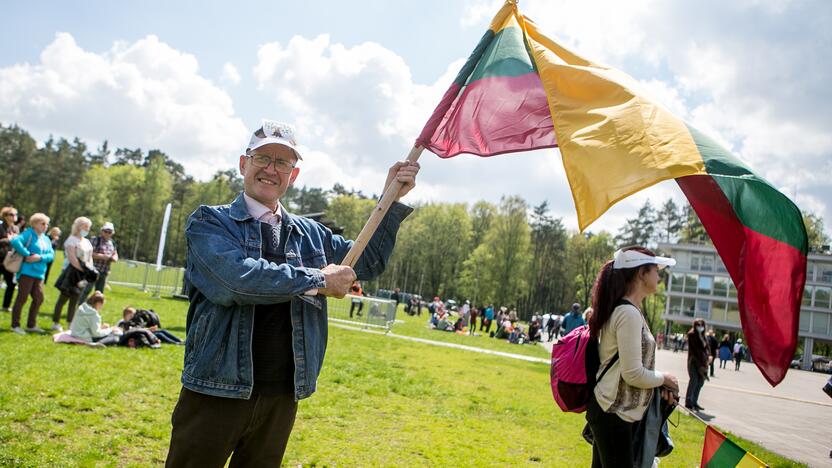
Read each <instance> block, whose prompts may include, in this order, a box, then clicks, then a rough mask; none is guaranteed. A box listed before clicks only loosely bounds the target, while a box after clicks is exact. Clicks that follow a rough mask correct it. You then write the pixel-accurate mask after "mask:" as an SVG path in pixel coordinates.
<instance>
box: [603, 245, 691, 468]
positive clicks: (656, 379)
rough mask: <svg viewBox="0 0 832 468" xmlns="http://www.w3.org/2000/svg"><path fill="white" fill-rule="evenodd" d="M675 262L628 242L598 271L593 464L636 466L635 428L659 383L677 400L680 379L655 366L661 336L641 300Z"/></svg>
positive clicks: (665, 393) (671, 399)
mask: <svg viewBox="0 0 832 468" xmlns="http://www.w3.org/2000/svg"><path fill="white" fill-rule="evenodd" d="M675 264H676V261H675V260H673V259H672V258H665V257H658V256H656V254H654V253H653V252H652V251H650V250H648V249H646V248H644V247H629V248H626V249H622V250H618V251H617V252H616V253H615V256H614V258H613V260H610V261H608V262H607V263H606V264H604V266H603V267H601V270H600V271H599V272H598V276H597V279H596V280H595V286H594V288H593V291H592V309H593V311H594V312H593V313H592V316H591V317H590V319H589V330H590V336H591V337H593V338H597V339H598V347H597V349H598V356H599V361H600V366H599V367H600V368H601V369H603V370H602V371H601V372H600V376H599V378H598V379H597V383H596V384H595V387H594V389H593V391H592V392H591V395H590V398H589V402H588V405H587V411H586V420H587V422H588V423H589V427H590V430H591V431H592V436H593V445H592V466H593V467H607V468H609V467H618V466H633V461H634V457H635V455H634V451H633V432H634V429H635V427H636V425H637V423H638V421H640V420H641V419H642V418H643V416H644V413H645V411H646V410H647V407H648V405H649V403H650V401H651V399H652V397H653V393H654V389H655V388H657V387H664V388H663V389H662V392H661V395H662V397H663V398H665V399H666V400H668V401H669V402H671V403H675V395H677V394H678V391H679V382H678V381H677V379H676V377H675V376H673V375H671V374H669V373H667V372H660V371H658V370H656V369H655V363H656V341H655V339H654V338H653V334H652V333H651V332H650V327H649V326H648V325H647V322H646V320H645V319H644V315H643V314H642V311H641V310H640V309H639V308H638V306H637V305H636V304H641V303H642V301H643V300H644V299H645V298H646V297H647V296H649V295H651V294H655V292H656V289H657V288H658V284H659V268H664V267H665V266H672V265H675ZM596 376H598V374H596Z"/></svg>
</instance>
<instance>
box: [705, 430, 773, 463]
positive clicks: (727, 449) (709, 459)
mask: <svg viewBox="0 0 832 468" xmlns="http://www.w3.org/2000/svg"><path fill="white" fill-rule="evenodd" d="M699 466H700V467H701V468H728V467H735V466H738V467H741V468H758V467H759V468H767V467H768V465H766V464H765V463H764V462H763V461H762V460H760V459H759V458H757V457H755V456H754V455H751V454H750V453H748V452H746V451H745V450H743V449H741V448H740V447H739V446H738V445H737V444H735V443H733V442H731V441H730V440H729V439H728V438H727V437H725V436H724V435H723V434H722V433H721V432H719V431H717V430H716V429H714V428H713V427H711V426H705V445H704V446H703V447H702V463H701V464H700V465H699Z"/></svg>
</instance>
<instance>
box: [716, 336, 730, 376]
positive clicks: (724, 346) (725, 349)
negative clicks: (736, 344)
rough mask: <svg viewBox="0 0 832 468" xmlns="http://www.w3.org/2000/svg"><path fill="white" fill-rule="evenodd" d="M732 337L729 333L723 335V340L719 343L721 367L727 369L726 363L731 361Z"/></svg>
mask: <svg viewBox="0 0 832 468" xmlns="http://www.w3.org/2000/svg"><path fill="white" fill-rule="evenodd" d="M731 354H733V352H732V350H731V337H729V336H728V334H725V335H723V336H722V341H721V342H720V343H719V368H720V369H725V363H726V362H729V361H731Z"/></svg>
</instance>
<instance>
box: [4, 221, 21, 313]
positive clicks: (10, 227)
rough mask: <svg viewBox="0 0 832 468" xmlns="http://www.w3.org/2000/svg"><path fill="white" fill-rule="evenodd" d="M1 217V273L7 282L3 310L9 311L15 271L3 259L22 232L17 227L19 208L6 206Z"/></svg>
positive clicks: (12, 295)
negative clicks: (15, 237) (7, 266)
mask: <svg viewBox="0 0 832 468" xmlns="http://www.w3.org/2000/svg"><path fill="white" fill-rule="evenodd" d="M0 217H2V218H3V219H2V220H0V274H2V275H3V281H5V282H6V293H5V294H4V295H3V310H5V311H6V312H8V311H9V310H11V309H10V308H9V307H10V306H11V305H12V298H13V297H14V287H15V284H14V273H12V272H10V271H6V268H5V267H4V266H3V259H4V258H6V254H7V253H9V250H10V249H11V248H12V246H11V240H12V239H14V236H16V235H18V234H19V233H20V230H19V229H18V228H17V224H16V222H17V210H16V209H14V207H12V206H4V207H3V209H2V210H0Z"/></svg>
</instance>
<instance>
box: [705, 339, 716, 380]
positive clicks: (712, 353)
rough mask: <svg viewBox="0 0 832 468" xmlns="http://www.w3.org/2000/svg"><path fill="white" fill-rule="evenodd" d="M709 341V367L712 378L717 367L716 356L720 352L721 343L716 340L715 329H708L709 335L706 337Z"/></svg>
mask: <svg viewBox="0 0 832 468" xmlns="http://www.w3.org/2000/svg"><path fill="white" fill-rule="evenodd" d="M705 339H706V340H707V341H708V356H709V357H708V367H709V370H710V372H711V377H713V376H714V365H716V354H717V353H718V352H719V342H718V341H717V340H716V333H715V332H714V329H713V328H710V329H708V334H707V335H705Z"/></svg>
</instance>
